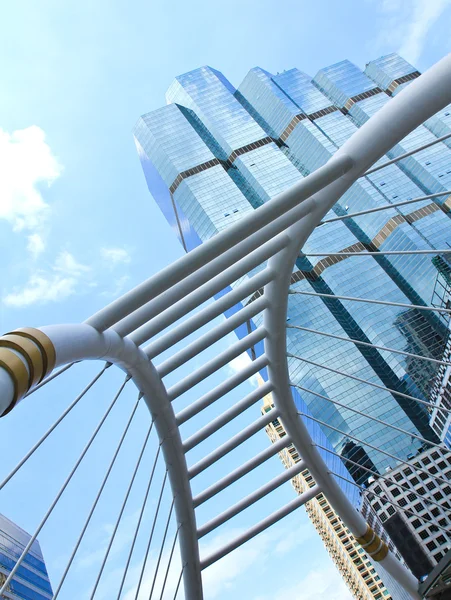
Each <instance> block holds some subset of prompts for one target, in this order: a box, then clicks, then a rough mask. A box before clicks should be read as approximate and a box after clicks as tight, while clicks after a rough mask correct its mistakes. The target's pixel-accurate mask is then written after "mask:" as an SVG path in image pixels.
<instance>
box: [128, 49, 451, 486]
mask: <svg viewBox="0 0 451 600" xmlns="http://www.w3.org/2000/svg"><path fill="white" fill-rule="evenodd" d="M418 75H419V73H418V71H417V70H416V69H415V68H414V67H412V66H411V65H409V64H408V63H407V62H406V61H404V60H403V59H402V58H400V57H398V56H397V55H390V56H386V57H383V58H380V59H377V60H375V61H373V62H370V63H369V64H368V65H367V66H366V69H365V71H362V70H361V69H359V68H358V67H357V66H355V65H353V64H352V63H350V62H349V61H342V62H340V63H337V64H335V65H332V66H330V67H327V68H325V69H322V70H320V71H319V72H318V73H317V74H316V76H315V77H313V78H312V77H310V76H309V75H307V74H305V73H303V72H301V71H299V70H298V69H290V70H288V71H284V72H283V73H278V74H277V75H273V74H271V73H268V72H267V71H265V70H263V69H261V68H258V67H257V68H254V69H251V71H249V73H248V74H247V75H246V77H245V78H244V80H243V82H242V83H241V85H240V86H239V87H238V89H235V88H234V87H233V86H232V85H231V83H230V82H229V81H227V79H226V78H225V77H224V76H223V75H222V74H221V73H219V72H218V71H216V70H214V69H212V68H210V67H201V68H199V69H196V70H194V71H192V72H190V73H187V74H185V75H182V76H179V77H177V78H176V79H175V80H174V82H173V83H172V84H171V86H170V87H169V90H168V92H167V96H166V99H167V103H168V104H167V105H166V106H165V107H163V108H160V109H158V110H156V111H153V112H151V113H148V114H146V115H143V116H142V117H141V118H140V119H139V121H138V123H137V125H136V127H135V130H134V135H135V140H136V145H137V148H138V152H139V155H140V158H141V162H142V165H143V169H144V173H145V176H146V179H147V183H148V186H149V190H150V192H151V194H152V195H153V197H154V198H155V200H156V202H157V203H158V204H159V206H160V208H161V210H162V211H163V212H164V214H165V216H166V218H167V219H168V221H169V223H170V224H171V225H172V226H173V227H174V230H175V231H176V234H177V236H178V237H179V239H180V241H181V243H182V244H183V246H184V248H185V250H187V251H189V250H191V249H192V248H194V247H195V246H197V245H198V244H200V243H202V242H203V241H205V240H208V239H210V238H211V237H213V236H214V235H216V233H218V232H219V231H222V230H223V229H225V228H226V227H228V226H229V225H230V224H232V223H234V222H236V221H237V220H238V219H240V218H241V217H242V216H243V215H245V214H246V213H248V212H250V211H251V210H253V209H255V208H257V207H258V206H260V205H261V204H263V203H265V202H267V201H268V200H270V199H271V198H272V197H274V196H275V195H277V194H278V193H280V192H282V191H283V190H285V189H287V188H288V187H290V186H291V185H293V183H295V182H296V181H299V180H300V179H302V178H303V177H305V176H306V175H308V174H309V173H311V172H313V171H314V170H316V169H317V168H318V167H320V166H322V165H324V164H325V163H326V162H327V161H328V159H329V158H330V157H331V156H332V154H333V153H334V152H335V151H336V150H337V149H338V148H339V147H340V146H341V145H342V144H343V143H344V142H345V141H346V140H347V139H348V138H349V137H350V136H351V135H352V134H353V133H354V132H355V131H356V130H357V129H358V128H359V127H361V126H362V125H363V124H364V123H365V122H366V121H367V120H368V119H369V118H370V117H371V115H372V114H374V113H375V112H376V111H377V110H378V109H379V108H381V107H382V106H383V105H384V104H385V103H387V102H390V101H391V97H392V96H394V95H395V94H397V93H398V92H399V90H400V89H402V88H403V87H404V86H406V85H409V83H410V82H411V81H412V80H413V79H415V77H417V76H418ZM450 113H451V110H444V111H443V112H442V113H440V114H437V115H435V116H434V117H433V118H432V119H429V121H428V122H426V123H425V124H424V125H422V126H421V127H419V128H417V129H416V130H415V131H414V132H413V133H411V134H410V135H409V136H407V137H406V138H405V139H404V140H402V142H401V143H400V144H398V145H397V146H395V147H394V148H393V149H392V150H391V151H390V152H389V154H388V156H387V157H386V158H385V159H384V160H387V158H395V157H397V156H399V155H400V154H403V153H405V152H408V151H409V150H411V149H413V148H416V147H418V146H420V145H422V144H425V143H427V142H429V141H432V140H433V139H435V138H436V137H437V136H440V135H444V134H445V133H447V132H448V130H449V127H450V125H451V117H450ZM450 186H451V143H450V144H448V145H447V144H446V143H439V144H436V145H434V146H433V147H431V148H428V149H426V150H423V151H421V152H419V153H417V154H415V155H414V156H412V157H409V158H407V159H404V160H402V161H401V162H399V163H397V164H396V165H392V166H390V167H388V168H385V169H383V170H381V171H378V172H377V173H374V174H372V175H369V176H366V177H363V178H361V179H360V180H359V181H358V182H357V183H355V184H354V185H353V186H352V188H351V189H350V190H349V191H348V192H346V194H344V196H343V197H342V198H341V199H340V201H339V202H338V203H337V204H336V205H335V206H334V207H333V209H332V211H331V212H330V215H328V216H337V215H338V216H340V215H345V214H347V213H353V212H357V211H362V210H367V209H371V208H376V207H379V206H386V205H390V204H393V207H391V208H390V209H388V210H384V211H380V212H377V213H373V214H369V215H362V216H359V217H355V218H348V219H344V220H343V221H337V222H334V223H331V224H324V225H322V226H320V227H317V228H316V229H315V231H314V232H313V234H312V235H311V236H310V238H309V239H308V241H307V242H306V244H305V247H304V248H303V251H304V252H305V254H309V253H317V252H323V251H326V252H339V251H343V250H346V251H348V252H353V251H356V252H364V251H365V250H368V251H371V252H377V251H387V250H414V249H419V250H434V249H439V248H443V247H447V245H449V243H451V221H450V217H449V208H450V206H451V198H449V197H447V196H446V195H444V196H442V197H440V198H437V199H436V200H434V201H432V200H424V201H422V202H418V203H414V204H409V205H407V206H403V207H397V206H395V204H396V203H399V202H401V201H403V200H407V199H412V198H416V197H419V196H423V195H427V194H432V193H437V192H444V191H446V190H447V189H450ZM326 219H327V217H326ZM433 258H434V255H423V256H391V255H389V256H385V255H382V254H381V255H380V256H371V255H369V256H358V257H357V256H354V257H352V256H351V257H343V258H341V257H340V259H331V258H324V257H310V258H307V257H305V256H302V257H299V259H298V261H297V263H296V267H295V270H294V272H293V277H292V292H294V293H292V294H290V297H289V311H288V323H287V325H288V328H287V334H288V336H287V340H288V348H287V349H288V352H289V353H290V354H291V355H293V356H295V357H296V356H297V357H301V358H302V360H300V359H299V358H290V359H289V369H290V376H291V381H292V383H293V385H295V386H297V388H296V391H297V393H296V397H297V398H301V400H302V403H303V404H304V405H305V406H306V407H307V408H308V413H309V414H310V415H311V416H312V417H313V418H314V419H316V420H317V421H320V422H321V423H322V425H321V428H322V431H323V432H324V434H325V435H326V436H327V438H328V440H329V442H330V444H332V446H333V447H334V449H335V451H336V452H338V453H339V454H341V455H342V456H343V457H344V458H345V459H348V460H347V462H346V464H347V465H348V466H349V465H350V464H351V463H350V462H349V461H350V460H354V459H357V461H360V458H359V457H363V458H362V460H363V461H364V462H363V464H366V465H371V470H375V471H377V472H379V473H383V472H384V471H385V469H386V468H387V467H394V466H395V463H396V460H397V459H398V458H399V459H402V460H407V459H408V458H410V457H412V456H414V455H416V454H418V452H420V451H421V450H422V449H423V443H422V442H421V441H420V440H418V439H416V438H415V437H412V434H413V436H420V437H422V438H426V439H427V440H431V441H434V442H437V441H438V437H437V435H436V433H435V432H434V431H433V430H432V428H431V427H430V425H429V420H430V415H429V413H428V411H427V409H426V407H425V406H424V405H422V404H419V403H417V402H415V401H413V400H411V399H409V398H408V396H415V397H417V398H421V399H423V400H428V398H429V393H430V387H431V382H432V381H433V380H434V378H435V377H436V374H437V372H436V364H434V363H433V362H428V361H424V360H419V359H416V358H413V357H409V356H405V355H404V354H397V353H393V352H389V351H386V350H380V349H376V348H374V347H370V346H368V345H365V344H374V345H378V346H382V347H387V348H391V349H395V350H398V351H401V352H408V353H413V354H421V355H424V356H426V357H429V358H435V359H437V358H441V356H442V354H443V350H444V348H445V344H446V340H447V335H448V324H447V322H446V321H445V320H444V319H442V318H441V317H440V316H438V314H439V313H432V312H428V311H420V310H418V309H408V308H401V307H390V306H385V305H375V304H366V303H362V302H355V301H351V300H341V299H338V298H325V297H322V296H317V295H315V293H319V294H327V295H336V296H348V297H349V296H350V297H361V298H369V299H374V300H382V301H389V302H397V303H403V304H415V305H429V304H430V303H431V301H432V296H433V294H434V286H435V282H436V279H437V276H438V270H437V266H436V263H434V261H433ZM306 293H307V294H312V293H313V295H306ZM252 300H253V298H248V299H246V300H245V301H244V303H248V302H252ZM259 322H260V316H257V317H255V318H254V320H253V324H251V326H258V324H259ZM293 325H294V326H297V327H302V328H303V329H302V330H301V329H295V328H293V327H291V326H293ZM242 330H243V331H242V333H243V334H246V333H247V328H245V327H244V328H242ZM312 330H316V331H315V332H314V331H312ZM318 332H322V333H324V334H329V336H331V335H332V336H337V337H327V336H325V335H321V333H318ZM238 334H239V335H241V332H238ZM338 338H345V339H338ZM350 340H353V342H351V341H350ZM328 366H329V367H333V368H334V369H335V371H339V372H342V373H344V374H350V375H351V376H352V377H353V379H352V378H349V377H347V376H346V375H343V374H340V373H336V372H332V371H331V370H328V369H327V368H324V367H328ZM365 382H370V383H372V384H374V386H373V387H370V386H368V384H367V383H365ZM378 386H380V387H378ZM385 388H390V390H392V392H389V391H387V389H385ZM331 399H333V400H334V401H336V402H337V403H336V404H333V403H332V402H331V401H330V400H331ZM356 410H358V411H359V413H363V414H358V413H356V412H355V411H356ZM306 412H307V411H306ZM367 415H370V416H372V417H374V418H376V419H378V420H379V422H377V421H374V420H371V419H369V418H368V416H367ZM306 419H307V420H309V419H308V417H306ZM387 424H388V425H393V426H394V427H397V428H400V429H402V430H405V432H406V433H402V432H400V431H397V430H395V429H393V428H390V427H387ZM356 440H363V441H364V442H365V447H364V448H362V446H361V445H359V444H358V443H357V441H356ZM375 446H377V447H378V448H381V449H382V450H384V451H386V452H387V453H388V454H390V455H391V456H387V455H384V454H382V453H381V452H380V451H379V450H377V449H376V448H375ZM353 457H354V458H353ZM354 472H355V473H358V475H354V476H355V477H356V479H357V480H358V481H359V483H365V480H366V475H365V471H364V470H362V469H356V470H354Z"/></svg>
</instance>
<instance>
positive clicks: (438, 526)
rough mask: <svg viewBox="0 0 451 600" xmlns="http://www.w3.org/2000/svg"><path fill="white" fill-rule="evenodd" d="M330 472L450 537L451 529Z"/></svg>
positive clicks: (333, 472) (332, 472)
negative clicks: (450, 531) (450, 530)
mask: <svg viewBox="0 0 451 600" xmlns="http://www.w3.org/2000/svg"><path fill="white" fill-rule="evenodd" d="M329 472H330V473H331V474H332V475H335V476H336V477H339V478H340V479H343V480H344V481H347V482H348V483H350V484H351V485H353V486H355V487H356V488H359V490H361V491H362V492H365V491H366V492H367V493H368V494H371V495H372V496H374V498H377V499H378V500H380V501H381V502H387V503H388V504H391V505H392V506H394V507H395V508H397V509H398V510H399V511H401V512H403V513H405V514H409V515H411V516H412V517H415V518H417V519H420V521H423V522H424V523H427V524H428V525H430V526H433V527H436V528H437V529H439V530H440V531H444V532H445V533H446V534H447V536H448V537H449V529H445V528H444V527H441V526H440V525H437V524H436V523H433V522H432V521H431V520H430V519H427V518H426V517H424V516H421V515H419V514H417V513H415V512H412V511H411V510H409V509H408V508H401V507H400V506H399V505H398V504H396V502H392V501H391V500H389V499H388V498H387V497H386V496H381V495H379V494H376V493H375V492H368V490H367V488H365V487H364V486H363V485H359V484H358V483H356V482H355V481H350V480H349V479H347V478H346V477H344V476H343V475H340V474H339V473H335V471H329Z"/></svg>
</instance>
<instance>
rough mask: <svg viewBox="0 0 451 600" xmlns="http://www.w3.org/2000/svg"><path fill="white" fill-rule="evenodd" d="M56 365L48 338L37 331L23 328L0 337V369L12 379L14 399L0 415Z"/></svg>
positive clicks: (53, 349) (6, 411)
mask: <svg viewBox="0 0 451 600" xmlns="http://www.w3.org/2000/svg"><path fill="white" fill-rule="evenodd" d="M55 363H56V352H55V348H54V346H53V343H52V341H51V340H50V338H49V337H48V336H47V335H45V333H42V331H40V330H39V329H34V328H32V327H25V328H22V329H17V330H16V331H12V332H10V333H7V334H6V335H4V336H2V337H0V368H3V369H4V370H5V371H7V373H8V374H9V376H10V377H11V379H12V381H13V385H14V393H13V399H12V401H11V403H10V404H9V406H8V408H7V409H6V410H5V411H4V413H3V415H1V416H4V415H6V414H8V413H9V412H10V411H11V410H12V409H13V408H14V406H15V405H16V404H17V403H18V402H19V401H20V400H21V399H22V398H23V397H24V396H25V394H26V393H27V392H28V391H29V390H30V388H32V387H33V386H34V385H36V384H38V383H40V382H41V381H42V380H43V379H44V377H46V375H49V374H50V373H51V371H52V370H53V368H54V366H55Z"/></svg>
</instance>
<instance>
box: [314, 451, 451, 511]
mask: <svg viewBox="0 0 451 600" xmlns="http://www.w3.org/2000/svg"><path fill="white" fill-rule="evenodd" d="M315 446H317V447H318V448H322V449H323V450H326V452H329V453H330V454H333V455H335V456H338V458H340V459H341V460H342V461H344V462H349V463H351V464H353V465H355V466H356V467H359V469H363V470H364V471H366V472H367V473H371V474H372V475H374V477H375V478H377V479H384V480H385V481H388V482H390V483H391V484H394V485H396V487H397V488H401V489H402V490H403V491H404V492H409V493H411V494H413V495H414V496H416V497H417V498H418V500H423V502H426V503H427V504H433V505H434V506H437V507H438V508H440V509H441V510H443V512H445V513H446V512H448V511H449V509H448V510H447V509H446V507H444V506H442V505H441V504H439V503H438V502H435V501H434V500H429V498H427V499H426V498H425V496H422V495H421V494H420V493H419V492H416V491H415V490H413V491H412V489H411V488H409V487H406V486H405V485H403V484H401V483H399V482H395V481H392V480H391V479H390V477H387V476H386V475H380V473H377V472H375V471H372V470H371V469H369V468H368V467H364V466H363V465H361V464H360V463H358V462H356V461H355V460H352V459H350V458H347V457H343V456H341V455H340V454H338V452H334V451H333V450H331V449H330V448H326V447H325V446H322V445H321V444H318V443H316V442H315ZM351 478H352V476H351ZM346 481H349V482H350V483H355V481H350V480H349V479H346ZM365 489H367V488H365ZM367 491H368V489H367ZM368 493H370V492H368ZM371 493H372V492H371ZM399 510H403V507H401V506H399ZM406 510H408V509H406ZM412 514H415V515H416V513H412Z"/></svg>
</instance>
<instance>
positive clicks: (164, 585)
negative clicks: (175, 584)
mask: <svg viewBox="0 0 451 600" xmlns="http://www.w3.org/2000/svg"><path fill="white" fill-rule="evenodd" d="M179 530H180V526H179V527H177V531H176V532H175V536H174V541H173V543H172V548H171V553H170V555H169V560H168V566H167V569H166V574H165V576H164V581H163V587H162V589H161V595H160V600H163V595H164V590H165V588H166V582H167V580H168V575H169V570H170V568H171V564H172V557H173V555H174V550H175V544H176V543H177V538H178V535H179Z"/></svg>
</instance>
